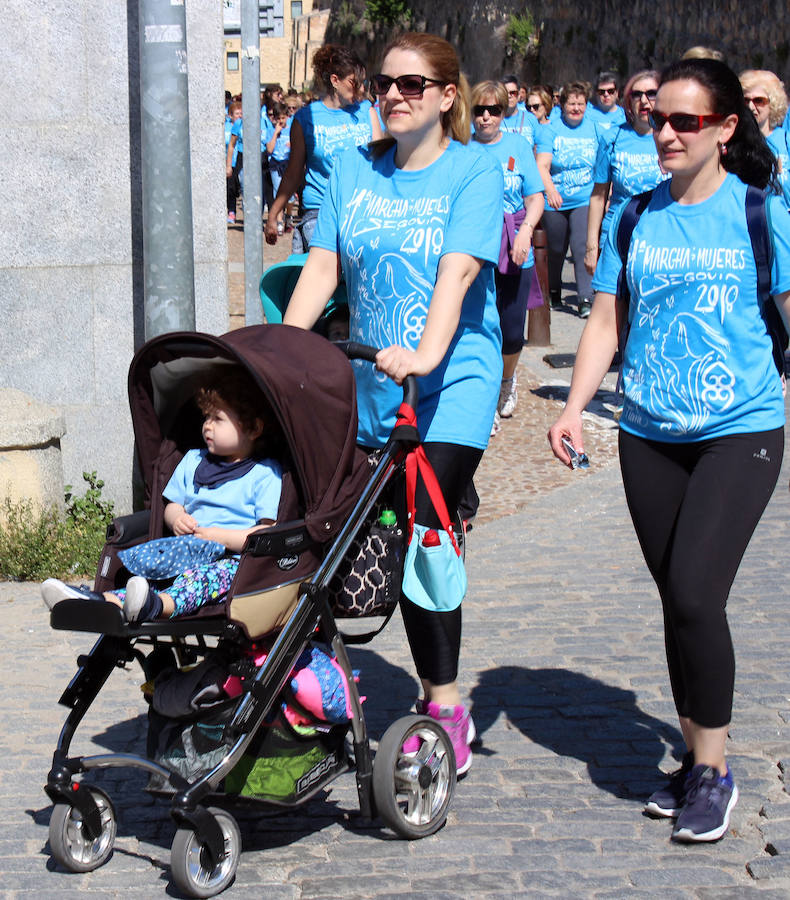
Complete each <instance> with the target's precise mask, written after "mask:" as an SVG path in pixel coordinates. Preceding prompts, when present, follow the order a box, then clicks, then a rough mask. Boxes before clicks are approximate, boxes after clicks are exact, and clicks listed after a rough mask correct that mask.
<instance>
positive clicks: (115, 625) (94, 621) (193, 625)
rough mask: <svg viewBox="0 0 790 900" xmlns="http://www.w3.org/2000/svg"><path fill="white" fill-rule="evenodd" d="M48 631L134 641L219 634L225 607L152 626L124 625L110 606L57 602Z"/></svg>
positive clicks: (120, 612)
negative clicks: (155, 637) (51, 629)
mask: <svg viewBox="0 0 790 900" xmlns="http://www.w3.org/2000/svg"><path fill="white" fill-rule="evenodd" d="M49 624H50V627H52V628H54V629H55V630H56V631H88V632H90V633H92V634H111V635H116V636H117V637H125V638H134V637H137V636H139V635H147V634H151V635H178V636H181V635H190V634H222V632H223V631H224V630H225V629H226V628H227V627H228V619H227V617H226V615H225V607H224V605H223V606H220V607H218V612H217V615H216V616H214V617H209V616H194V617H187V616H183V617H181V618H176V619H157V620H156V621H153V622H127V621H126V619H125V618H124V614H123V610H122V609H121V608H120V606H116V605H115V604H114V603H109V602H107V603H102V602H100V601H98V600H61V601H60V603H56V604H55V606H53V607H52V611H51V612H50V614H49Z"/></svg>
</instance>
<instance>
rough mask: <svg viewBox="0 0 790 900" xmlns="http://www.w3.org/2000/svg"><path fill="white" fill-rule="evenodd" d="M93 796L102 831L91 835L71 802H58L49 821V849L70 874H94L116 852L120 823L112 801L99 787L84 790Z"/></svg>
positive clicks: (84, 788)
mask: <svg viewBox="0 0 790 900" xmlns="http://www.w3.org/2000/svg"><path fill="white" fill-rule="evenodd" d="M83 790H88V791H90V793H91V796H92V797H93V799H94V801H95V802H96V805H97V806H98V808H99V816H100V818H101V832H100V833H99V834H98V835H97V836H96V837H92V836H90V835H89V834H88V833H87V831H86V828H85V822H84V821H83V818H82V813H81V812H80V811H79V810H78V809H77V808H76V807H75V806H72V805H71V804H70V803H66V802H65V801H61V802H59V803H56V804H55V806H54V808H53V810H52V815H51V816H50V819H49V848H50V850H51V851H52V855H53V856H54V858H55V859H56V860H57V862H59V863H60V864H61V865H62V866H63V867H64V868H65V869H68V870H69V871H70V872H91V871H93V869H98V868H99V866H101V865H103V864H104V863H105V862H106V861H107V859H108V858H109V856H110V854H111V853H112V848H113V844H114V843H115V833H116V829H117V824H116V821H115V810H114V809H113V806H112V803H111V802H110V798H109V797H108V796H107V795H106V794H105V793H104V791H100V790H99V789H98V788H95V787H90V788H88V787H83Z"/></svg>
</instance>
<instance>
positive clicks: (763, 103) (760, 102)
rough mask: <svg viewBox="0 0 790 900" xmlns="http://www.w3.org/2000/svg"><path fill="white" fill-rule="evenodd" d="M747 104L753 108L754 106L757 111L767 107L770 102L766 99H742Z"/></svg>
mask: <svg viewBox="0 0 790 900" xmlns="http://www.w3.org/2000/svg"><path fill="white" fill-rule="evenodd" d="M744 100H746V102H747V104H748V103H751V104H752V105H753V106H756V107H757V108H758V109H762V107H764V106H768V104H769V103H770V102H771V101H770V100H769V99H768V98H767V97H744Z"/></svg>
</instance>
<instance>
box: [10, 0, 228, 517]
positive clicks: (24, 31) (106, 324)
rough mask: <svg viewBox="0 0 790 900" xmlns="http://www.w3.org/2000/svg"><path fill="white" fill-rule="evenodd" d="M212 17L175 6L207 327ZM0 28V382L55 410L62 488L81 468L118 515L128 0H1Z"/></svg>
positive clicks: (134, 192)
mask: <svg viewBox="0 0 790 900" xmlns="http://www.w3.org/2000/svg"><path fill="white" fill-rule="evenodd" d="M221 9H222V8H221V4H218V3H216V2H214V0H190V2H189V3H187V4H186V11H187V53H188V64H189V71H190V85H189V112H190V143H191V152H192V197H193V220H194V250H195V297H196V316H197V327H198V329H199V330H202V331H209V332H213V333H221V332H223V331H225V330H226V329H227V321H228V312H227V238H226V226H225V177H224V166H223V165H222V157H221V148H222V140H223V137H222V127H223V126H222V105H221V104H222V89H223V88H222V39H223V33H222V11H221ZM4 21H5V24H6V26H7V27H5V28H3V29H1V30H0V53H1V54H2V58H3V60H4V72H5V76H4V79H3V81H4V90H3V91H0V169H2V171H3V173H4V175H3V178H0V234H2V236H3V239H2V255H0V302H1V303H2V323H3V327H2V329H0V358H2V360H3V362H2V365H1V366H0V388H2V387H10V388H16V389H18V390H21V391H25V392H26V393H27V394H30V395H32V396H33V397H34V398H35V399H36V400H38V401H40V402H42V403H45V404H47V405H50V406H54V407H57V408H58V409H60V410H62V412H63V414H64V416H65V424H66V433H65V435H64V436H63V439H62V445H61V446H62V452H63V469H64V478H65V480H66V482H70V483H71V484H73V485H74V486H75V487H76V486H79V485H82V484H83V481H82V472H83V471H93V470H96V471H97V472H98V474H99V477H100V478H102V479H104V481H105V483H106V488H105V493H106V494H108V495H109V496H110V497H111V498H112V499H114V500H115V501H116V505H117V507H118V509H119V511H122V512H123V511H128V510H130V508H131V505H132V467H133V440H132V430H131V421H130V417H129V412H128V403H127V398H126V376H127V371H128V366H129V362H130V360H131V357H132V355H133V353H134V350H135V348H136V347H137V346H139V345H140V343H142V339H143V335H142V322H143V317H142V314H143V295H142V290H143V285H142V223H141V208H140V203H141V200H140V158H139V154H140V135H139V129H140V91H139V63H138V8H137V2H136V0H126V2H124V3H107V2H106V0H82V2H80V3H77V4H56V3H55V4H53V3H51V2H45V0H24V2H23V0H11V3H10V4H6V6H5V8H4ZM12 73H13V74H12ZM2 414H3V412H2V410H0V415H2Z"/></svg>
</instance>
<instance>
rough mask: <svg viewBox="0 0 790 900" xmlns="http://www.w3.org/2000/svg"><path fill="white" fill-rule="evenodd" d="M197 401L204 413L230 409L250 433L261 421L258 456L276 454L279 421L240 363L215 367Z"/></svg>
mask: <svg viewBox="0 0 790 900" xmlns="http://www.w3.org/2000/svg"><path fill="white" fill-rule="evenodd" d="M195 402H196V403H197V405H198V408H199V409H200V411H201V412H202V413H203V415H204V416H205V415H208V414H209V413H211V412H215V411H216V410H218V409H230V410H231V411H232V412H234V413H235V414H236V415H237V416H238V418H239V421H240V422H241V427H242V428H243V429H244V430H245V431H247V432H250V431H254V430H255V427H256V425H257V424H258V422H262V423H263V429H264V430H263V433H262V434H261V436H260V437H259V438H258V439H257V440H256V442H255V455H256V456H261V455H274V453H273V446H274V443H275V436H276V434H277V432H278V431H279V429H278V428H277V427H276V421H277V420H276V419H275V417H274V413H273V412H272V409H271V407H270V406H269V403H268V401H267V400H266V398H265V397H264V395H263V393H262V392H261V390H260V389H259V388H258V386H257V385H256V384H255V383H254V382H253V380H252V378H251V377H250V375H249V374H248V373H247V372H246V371H245V370H244V369H242V368H241V366H223V367H221V368H219V369H215V370H213V372H212V374H211V375H209V376H206V378H204V379H203V381H202V383H201V385H200V387H199V388H198V391H197V394H196V395H195Z"/></svg>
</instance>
